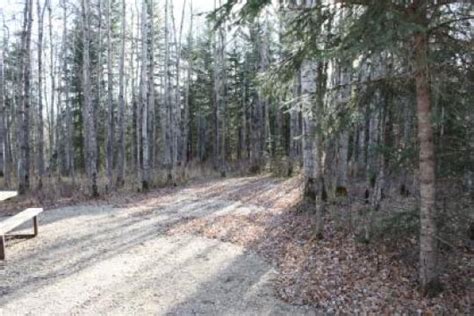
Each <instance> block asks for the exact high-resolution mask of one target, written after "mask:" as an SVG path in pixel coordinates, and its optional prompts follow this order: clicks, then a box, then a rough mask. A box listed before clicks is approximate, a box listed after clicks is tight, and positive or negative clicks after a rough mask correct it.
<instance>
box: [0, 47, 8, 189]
mask: <svg viewBox="0 0 474 316" xmlns="http://www.w3.org/2000/svg"><path fill="white" fill-rule="evenodd" d="M5 50H6V47H5V46H3V47H2V52H1V54H0V177H3V178H5V173H6V168H5V151H6V149H5V142H6V132H7V130H6V128H5V123H6V120H7V118H6V114H7V112H6V109H5V90H6V89H5V84H6V80H5V71H4V60H5ZM4 185H5V183H4Z"/></svg>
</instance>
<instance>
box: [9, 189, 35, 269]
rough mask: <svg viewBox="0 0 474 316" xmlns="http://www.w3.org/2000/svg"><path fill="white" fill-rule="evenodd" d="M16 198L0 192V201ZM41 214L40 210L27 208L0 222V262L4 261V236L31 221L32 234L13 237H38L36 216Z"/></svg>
mask: <svg viewBox="0 0 474 316" xmlns="http://www.w3.org/2000/svg"><path fill="white" fill-rule="evenodd" d="M13 196H16V192H0V201H3V200H6V199H7V198H10V197H13ZM42 212H43V209H42V208H28V209H26V210H24V211H22V212H20V213H18V214H16V215H14V216H12V217H9V218H7V219H6V220H4V221H2V222H0V260H5V236H6V235H7V233H9V232H11V231H12V230H14V229H15V228H17V227H18V226H20V225H22V224H23V223H26V222H27V221H29V220H33V234H28V235H14V236H15V237H35V236H36V235H38V215H39V214H40V213H42Z"/></svg>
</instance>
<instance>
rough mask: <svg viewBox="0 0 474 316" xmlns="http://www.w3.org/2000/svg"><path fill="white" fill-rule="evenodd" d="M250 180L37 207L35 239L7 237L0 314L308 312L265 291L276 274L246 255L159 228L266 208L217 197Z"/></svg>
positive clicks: (0, 270)
mask: <svg viewBox="0 0 474 316" xmlns="http://www.w3.org/2000/svg"><path fill="white" fill-rule="evenodd" d="M255 181H259V180H258V179H256V178H241V179H227V180H219V181H210V182H206V183H198V184H194V185H190V186H188V187H186V188H182V189H175V190H171V191H170V190H168V191H167V193H166V194H163V193H160V192H158V193H156V194H155V195H154V194H150V195H149V196H148V197H147V198H146V199H144V200H142V201H140V202H136V203H135V204H128V205H121V206H117V205H102V206H80V207H67V208H61V209H56V210H52V211H48V212H45V214H44V216H42V218H41V225H40V235H39V236H38V238H35V239H30V240H10V241H9V242H8V243H7V256H8V258H7V259H8V260H7V261H6V262H4V263H0V315H20V314H31V315H36V314H37V315H39V314H41V315H59V314H61V315H63V314H72V315H95V314H114V315H117V314H119V315H132V314H154V315H195V314H206V315H255V314H258V315H270V314H271V315H304V314H312V312H311V311H310V310H309V309H307V308H304V307H296V306H292V305H288V304H286V303H284V302H282V301H280V300H278V299H277V298H276V297H275V296H274V293H273V290H272V285H271V282H272V279H273V278H274V275H275V273H276V271H274V269H273V268H272V267H271V266H269V265H268V264H267V263H265V262H264V261H263V260H262V259H261V258H260V257H259V256H257V255H256V254H254V253H253V252H251V251H247V250H245V249H244V248H242V247H239V246H237V245H233V244H230V243H223V242H220V241H217V240H211V239H206V238H201V237H197V236H191V235H173V236H170V235H168V234H166V232H167V231H169V230H170V229H172V228H173V227H174V226H175V225H178V224H179V223H182V222H183V221H186V220H187V219H189V218H207V217H213V216H220V215H225V214H249V213H253V212H265V211H266V210H265V208H264V207H262V206H255V205H252V204H246V203H242V202H240V201H239V202H236V201H232V200H227V199H226V198H225V196H223V195H220V194H219V190H220V189H222V188H223V187H225V188H226V190H227V191H229V190H230V189H231V188H233V187H239V188H240V189H241V190H242V189H245V188H249V189H250V190H251V187H252V185H254V184H255ZM265 184H266V185H269V186H271V182H268V181H267V182H265ZM165 191H166V190H165Z"/></svg>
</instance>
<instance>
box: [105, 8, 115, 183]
mask: <svg viewBox="0 0 474 316" xmlns="http://www.w3.org/2000/svg"><path fill="white" fill-rule="evenodd" d="M110 2H111V0H107V10H106V19H107V104H108V111H107V152H106V170H107V179H108V188H109V190H112V189H113V185H114V183H113V181H114V169H113V168H114V138H115V137H114V136H115V129H114V100H113V73H112V53H113V52H112V22H111V18H110V13H111V12H110V11H111V10H112V7H111V3H110Z"/></svg>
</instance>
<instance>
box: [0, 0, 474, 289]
mask: <svg viewBox="0 0 474 316" xmlns="http://www.w3.org/2000/svg"><path fill="white" fill-rule="evenodd" d="M178 2H179V4H178ZM195 2H196V1H193V0H183V1H174V0H78V1H72V0H34V1H33V0H22V1H21V4H18V3H16V2H15V4H11V5H5V8H2V10H1V11H0V15H1V16H0V18H1V19H2V21H1V23H2V26H1V28H2V31H1V32H0V34H1V35H2V38H0V171H1V176H2V181H1V185H2V187H3V188H5V189H6V188H10V189H17V190H18V191H19V193H21V194H25V195H29V194H36V193H37V192H42V191H47V190H48V189H49V188H51V186H53V185H60V186H69V187H72V188H74V190H77V191H78V192H82V194H84V195H87V196H90V197H98V196H102V195H106V194H109V193H111V192H117V191H119V192H125V191H126V189H127V190H130V191H137V190H138V191H139V192H146V191H149V190H151V189H153V188H156V187H158V186H179V185H181V184H183V183H185V182H186V181H187V180H188V179H190V178H192V177H195V176H204V175H212V176H215V177H232V176H234V175H243V174H247V175H249V174H259V173H271V174H273V175H274V176H277V177H300V179H301V187H302V203H301V207H300V208H301V211H304V212H311V213H313V215H312V216H314V219H315V221H316V224H315V225H314V232H313V233H314V236H315V238H317V239H325V238H330V237H329V236H326V235H325V233H324V226H325V221H327V218H328V216H330V215H331V214H335V213H337V209H339V208H347V207H351V206H354V205H358V210H357V212H358V214H360V216H361V218H362V220H361V221H360V223H359V224H358V227H357V230H356V234H355V235H356V238H357V239H358V240H359V241H360V242H362V243H369V242H372V241H373V240H374V239H375V238H377V236H379V235H381V234H382V233H384V234H385V235H384V236H386V235H387V232H388V234H391V235H390V237H391V238H393V239H395V240H401V239H403V238H405V236H408V235H409V236H413V232H414V234H416V237H417V242H416V245H417V247H418V248H417V249H418V253H419V258H418V262H419V267H418V269H419V275H418V282H419V284H420V289H421V292H422V293H424V294H426V295H434V294H436V293H438V292H439V291H440V290H441V284H440V275H441V274H442V271H446V270H447V269H448V268H449V267H448V266H447V265H446V264H445V262H446V258H447V257H449V256H451V255H452V254H453V253H455V254H456V253H457V252H456V251H458V249H462V250H461V251H472V242H473V239H474V217H473V209H472V205H473V199H474V114H473V110H474V107H473V104H474V98H473V96H474V94H473V91H474V89H473V88H474V87H473V80H474V71H473V70H474V69H473V67H472V62H473V55H472V53H473V51H472V47H473V46H472V43H473V42H472V40H473V38H472V37H473V12H474V11H473V6H472V4H471V3H470V1H462V0H457V1H456V0H437V1H428V0H378V1H372V0H321V1H318V0H280V1H271V0H247V1H237V0H227V1H225V0H214V1H213V5H209V4H208V7H210V8H209V10H205V11H202V10H197V9H196V5H195ZM4 3H5V2H4V1H2V5H0V8H1V7H2V6H3V5H4ZM7 3H8V0H7ZM12 11H13V12H14V13H11V12H12ZM387 222H388V223H389V224H387ZM384 225H385V226H384ZM383 230H385V232H384V231H383ZM405 234H407V235H405ZM469 249H470V250H469ZM471 280H472V279H471Z"/></svg>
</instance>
